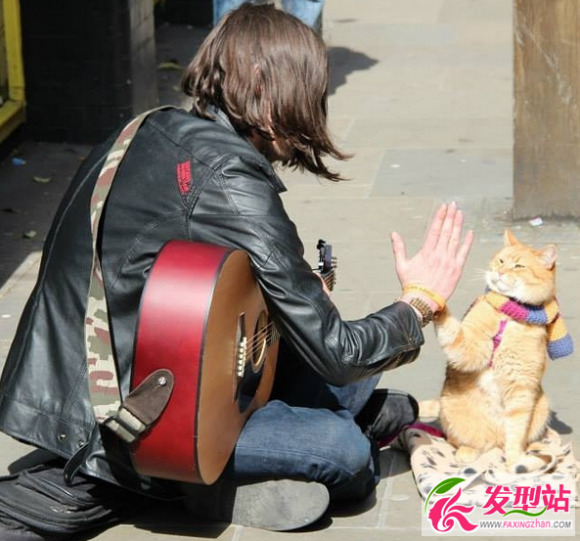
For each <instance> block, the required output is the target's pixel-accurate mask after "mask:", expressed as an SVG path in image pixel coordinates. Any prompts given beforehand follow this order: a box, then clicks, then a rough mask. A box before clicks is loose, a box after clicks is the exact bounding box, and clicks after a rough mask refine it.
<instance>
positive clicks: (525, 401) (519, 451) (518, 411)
mask: <svg viewBox="0 0 580 541" xmlns="http://www.w3.org/2000/svg"><path fill="white" fill-rule="evenodd" d="M544 401H545V399H544ZM546 404H547V401H546ZM505 405H506V409H505V420H504V431H505V432H504V441H505V449H504V450H505V457H506V465H507V468H508V470H509V471H510V472H511V473H527V472H532V471H535V470H538V469H539V468H541V467H542V466H544V465H545V460H544V459H543V458H542V457H540V456H538V455H533V454H527V453H526V450H527V447H528V440H529V435H530V429H531V428H532V425H535V424H538V421H537V420H536V419H535V417H538V415H537V414H536V415H534V412H535V410H536V409H537V403H536V392H535V390H534V389H530V388H527V387H514V388H513V389H510V391H509V393H507V394H506V396H505ZM542 417H545V424H547V415H544V416H542ZM542 420H543V419H542ZM542 420H541V421H542ZM534 430H536V431H537V429H536V428H535V429H534Z"/></svg>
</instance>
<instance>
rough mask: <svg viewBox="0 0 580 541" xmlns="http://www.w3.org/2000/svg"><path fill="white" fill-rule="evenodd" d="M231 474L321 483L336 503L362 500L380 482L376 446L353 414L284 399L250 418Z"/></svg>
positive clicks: (240, 441) (272, 403)
mask: <svg viewBox="0 0 580 541" xmlns="http://www.w3.org/2000/svg"><path fill="white" fill-rule="evenodd" d="M228 475H230V476H233V477H234V478H235V479H237V480H240V481H242V480H246V481H247V480H249V479H263V478H270V479H280V478H293V479H305V480H309V481H317V482H320V483H323V484H324V485H326V487H327V488H328V489H329V492H330V495H331V497H332V498H333V499H347V498H363V497H365V496H366V495H367V494H369V493H370V492H371V491H372V489H373V488H374V486H375V482H376V477H375V464H374V460H373V456H372V452H371V443H370V441H369V440H368V438H367V437H366V436H364V434H362V432H361V431H360V428H359V427H358V426H357V425H356V423H355V422H354V420H353V416H352V414H351V413H350V412H349V411H347V410H340V411H336V412H333V411H330V410H327V409H312V408H301V407H291V406H289V405H288V404H285V403H284V402H281V401H279V400H274V401H271V402H269V403H268V404H266V406H264V407H263V408H261V409H259V410H258V411H256V412H255V413H254V414H253V415H252V416H251V417H250V419H249V420H248V422H247V423H246V425H245V426H244V429H243V430H242V433H241V435H240V438H239V440H238V443H237V445H236V449H235V452H234V456H233V459H232V460H231V461H230V463H229V465H228Z"/></svg>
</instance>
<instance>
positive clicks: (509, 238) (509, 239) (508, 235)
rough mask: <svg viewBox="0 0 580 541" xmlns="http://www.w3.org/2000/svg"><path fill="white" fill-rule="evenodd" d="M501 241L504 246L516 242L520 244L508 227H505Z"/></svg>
mask: <svg viewBox="0 0 580 541" xmlns="http://www.w3.org/2000/svg"><path fill="white" fill-rule="evenodd" d="M503 242H504V246H514V245H516V244H521V242H520V241H519V240H518V239H516V237H515V235H514V234H513V233H512V232H511V231H510V230H509V229H506V230H505V232H504V234H503Z"/></svg>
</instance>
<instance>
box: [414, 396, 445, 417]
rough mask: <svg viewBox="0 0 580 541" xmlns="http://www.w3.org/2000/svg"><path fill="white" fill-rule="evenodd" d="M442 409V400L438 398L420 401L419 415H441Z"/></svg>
mask: <svg viewBox="0 0 580 541" xmlns="http://www.w3.org/2000/svg"><path fill="white" fill-rule="evenodd" d="M440 410H441V402H440V400H439V399H438V398H433V399H431V400H421V402H419V417H421V418H427V417H439V411H440Z"/></svg>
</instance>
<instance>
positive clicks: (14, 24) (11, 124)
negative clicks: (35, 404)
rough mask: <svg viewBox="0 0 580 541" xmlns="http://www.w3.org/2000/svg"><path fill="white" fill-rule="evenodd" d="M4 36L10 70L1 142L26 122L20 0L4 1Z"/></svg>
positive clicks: (1, 118)
mask: <svg viewBox="0 0 580 541" xmlns="http://www.w3.org/2000/svg"><path fill="white" fill-rule="evenodd" d="M2 7H3V9H4V25H5V29H4V34H5V36H6V61H7V68H8V100H7V101H6V102H5V103H4V104H3V105H2V106H1V107H0V142H1V141H3V140H4V139H6V137H8V136H9V135H10V133H12V131H14V130H15V129H16V128H17V127H18V126H19V125H20V124H22V123H23V122H24V118H25V116H24V106H25V98H24V65H23V61H22V35H21V26H20V4H19V3H18V0H3V2H2Z"/></svg>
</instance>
